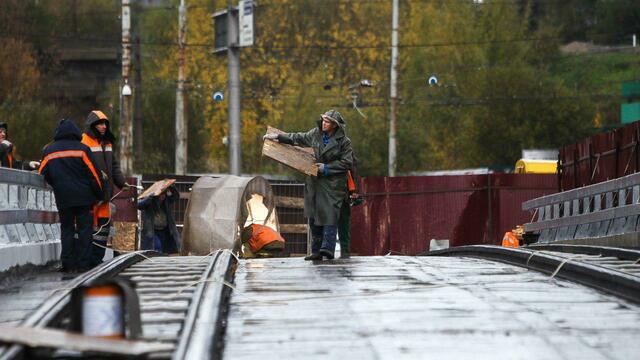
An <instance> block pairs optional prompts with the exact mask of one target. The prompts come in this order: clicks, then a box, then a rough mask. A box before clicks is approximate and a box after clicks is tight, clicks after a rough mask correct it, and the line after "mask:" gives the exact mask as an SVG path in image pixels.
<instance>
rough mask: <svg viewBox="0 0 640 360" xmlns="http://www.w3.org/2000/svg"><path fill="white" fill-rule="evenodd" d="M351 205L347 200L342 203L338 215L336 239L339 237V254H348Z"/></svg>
mask: <svg viewBox="0 0 640 360" xmlns="http://www.w3.org/2000/svg"><path fill="white" fill-rule="evenodd" d="M350 228H351V205H350V204H349V201H348V200H345V201H344V202H343V203H342V207H341V208H340V217H339V218H338V239H340V254H349V243H350V239H351V234H350V232H349V229H350Z"/></svg>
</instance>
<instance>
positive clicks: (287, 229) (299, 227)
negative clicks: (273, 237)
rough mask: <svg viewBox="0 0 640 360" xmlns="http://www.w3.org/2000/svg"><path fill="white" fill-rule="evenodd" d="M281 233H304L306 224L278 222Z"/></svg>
mask: <svg viewBox="0 0 640 360" xmlns="http://www.w3.org/2000/svg"><path fill="white" fill-rule="evenodd" d="M280 233H281V234H306V233H307V224H280Z"/></svg>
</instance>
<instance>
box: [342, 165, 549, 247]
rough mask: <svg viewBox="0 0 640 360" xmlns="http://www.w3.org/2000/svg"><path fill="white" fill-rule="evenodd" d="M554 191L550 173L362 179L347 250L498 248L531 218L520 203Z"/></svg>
mask: <svg viewBox="0 0 640 360" xmlns="http://www.w3.org/2000/svg"><path fill="white" fill-rule="evenodd" d="M557 188H558V185H557V177H556V175H537V174H484V175H456V176H412V177H392V178H390V177H373V178H365V179H363V184H362V192H363V194H364V195H365V199H366V200H365V203H364V204H363V205H362V206H357V207H354V208H353V212H352V218H351V251H352V252H353V253H354V254H358V255H385V254H388V253H389V252H391V253H392V254H405V255H416V254H418V253H421V252H423V251H425V250H428V247H429V242H430V240H431V239H439V240H440V239H448V240H449V244H450V246H460V245H469V244H498V243H500V241H501V240H502V236H503V235H504V233H505V232H506V231H508V230H510V229H512V228H513V227H515V226H516V225H519V224H524V223H526V222H529V221H530V220H531V215H530V214H528V213H525V212H524V211H522V210H521V209H522V208H521V206H522V202H524V201H526V200H529V199H533V198H536V197H540V196H543V195H547V194H551V193H554V192H556V190H557Z"/></svg>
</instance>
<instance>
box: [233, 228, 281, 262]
mask: <svg viewBox="0 0 640 360" xmlns="http://www.w3.org/2000/svg"><path fill="white" fill-rule="evenodd" d="M241 238H242V245H243V251H242V255H243V257H245V258H252V257H271V256H273V255H276V254H277V253H279V252H281V251H282V250H283V249H284V239H283V238H282V236H280V234H278V232H277V231H275V230H273V229H272V228H270V227H268V226H265V225H259V224H251V225H249V226H247V227H245V228H244V229H242V234H241Z"/></svg>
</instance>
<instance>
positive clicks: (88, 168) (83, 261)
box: [39, 119, 103, 272]
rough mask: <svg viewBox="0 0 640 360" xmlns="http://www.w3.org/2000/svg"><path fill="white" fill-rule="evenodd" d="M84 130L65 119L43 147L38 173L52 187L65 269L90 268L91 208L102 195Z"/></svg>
mask: <svg viewBox="0 0 640 360" xmlns="http://www.w3.org/2000/svg"><path fill="white" fill-rule="evenodd" d="M81 136H82V133H81V131H80V128H78V127H77V126H76V124H74V123H73V122H72V121H71V120H66V119H65V120H62V121H61V122H60V124H59V125H58V127H57V128H56V132H55V135H54V138H53V139H54V142H53V143H52V144H51V145H49V146H47V147H46V148H45V150H44V154H43V160H42V164H41V165H40V170H39V173H40V174H42V175H44V178H45V180H46V181H47V183H49V184H50V185H51V187H52V188H53V194H54V196H55V198H56V205H57V207H58V215H59V216H60V232H61V235H60V237H61V239H60V240H61V243H62V253H61V255H60V258H61V261H62V270H63V271H71V272H73V271H84V270H87V269H89V268H90V267H91V265H92V263H91V231H92V226H91V224H92V220H93V219H92V216H91V213H90V210H91V207H92V206H93V205H94V204H95V203H97V202H98V200H100V199H102V197H103V184H102V183H101V181H100V178H99V176H98V173H97V171H96V168H95V166H94V159H93V154H92V152H91V149H89V147H88V146H86V145H84V144H82V143H80V138H81ZM75 236H77V239H74V237H75Z"/></svg>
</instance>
